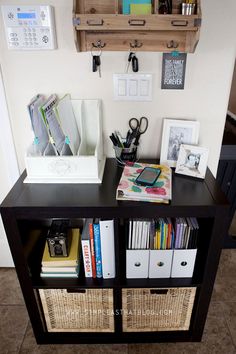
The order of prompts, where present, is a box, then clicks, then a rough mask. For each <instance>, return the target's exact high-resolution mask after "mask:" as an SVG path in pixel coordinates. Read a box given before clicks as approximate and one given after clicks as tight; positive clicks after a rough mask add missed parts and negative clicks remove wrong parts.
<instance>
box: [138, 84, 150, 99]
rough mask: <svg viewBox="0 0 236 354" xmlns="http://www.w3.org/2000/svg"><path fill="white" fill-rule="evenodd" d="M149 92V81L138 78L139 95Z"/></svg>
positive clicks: (146, 94) (145, 94)
mask: <svg viewBox="0 0 236 354" xmlns="http://www.w3.org/2000/svg"><path fill="white" fill-rule="evenodd" d="M148 93H149V81H148V80H140V96H148Z"/></svg>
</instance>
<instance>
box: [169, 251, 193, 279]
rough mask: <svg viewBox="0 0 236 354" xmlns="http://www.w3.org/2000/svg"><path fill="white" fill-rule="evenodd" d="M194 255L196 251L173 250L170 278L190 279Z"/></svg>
mask: <svg viewBox="0 0 236 354" xmlns="http://www.w3.org/2000/svg"><path fill="white" fill-rule="evenodd" d="M196 254H197V249H182V250H181V249H180V250H174V254H173V262H172V269H171V278H191V277H192V276H193V271H194V265H195V259H196Z"/></svg>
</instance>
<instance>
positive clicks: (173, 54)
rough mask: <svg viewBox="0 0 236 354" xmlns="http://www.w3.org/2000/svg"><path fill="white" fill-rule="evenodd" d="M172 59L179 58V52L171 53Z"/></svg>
mask: <svg viewBox="0 0 236 354" xmlns="http://www.w3.org/2000/svg"><path fill="white" fill-rule="evenodd" d="M171 55H172V57H178V56H179V52H178V50H174V51H173V52H171Z"/></svg>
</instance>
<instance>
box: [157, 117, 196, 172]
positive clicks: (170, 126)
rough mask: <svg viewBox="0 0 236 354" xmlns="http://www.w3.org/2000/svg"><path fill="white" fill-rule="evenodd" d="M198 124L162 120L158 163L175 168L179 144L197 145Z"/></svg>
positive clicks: (186, 121)
mask: <svg viewBox="0 0 236 354" xmlns="http://www.w3.org/2000/svg"><path fill="white" fill-rule="evenodd" d="M198 136H199V122H198V121H194V120H185V119H168V118H165V119H164V123H163V131H162V144H161V156H160V163H161V164H166V165H168V166H170V167H175V166H176V162H177V160H178V156H179V149H180V145H181V144H192V145H197V144H198Z"/></svg>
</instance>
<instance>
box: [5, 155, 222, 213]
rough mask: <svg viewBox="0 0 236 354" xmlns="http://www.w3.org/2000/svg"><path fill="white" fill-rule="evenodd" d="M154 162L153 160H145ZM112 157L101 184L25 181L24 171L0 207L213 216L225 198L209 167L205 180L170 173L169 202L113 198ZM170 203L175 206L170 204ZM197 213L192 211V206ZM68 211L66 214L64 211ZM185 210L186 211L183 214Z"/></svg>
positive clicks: (116, 173)
mask: <svg viewBox="0 0 236 354" xmlns="http://www.w3.org/2000/svg"><path fill="white" fill-rule="evenodd" d="M146 161H147V162H149V163H157V162H156V161H155V160H145V162H146ZM122 170H123V169H122V167H119V166H117V162H116V160H115V159H107V160H106V166H105V172H104V177H103V182H102V184H25V183H23V181H24V179H25V177H26V172H25V171H24V172H23V173H22V175H21V176H20V178H19V180H18V181H17V182H16V184H15V186H14V187H13V188H12V190H11V191H10V192H9V194H8V195H7V197H6V198H5V200H4V201H3V203H2V205H1V208H3V209H4V208H14V212H15V215H16V217H17V218H27V219H33V218H36V219H37V218H44V217H45V218H47V217H52V216H53V217H66V216H67V215H68V217H71V218H72V217H74V218H76V217H104V216H106V217H112V218H114V217H124V216H127V217H141V216H143V217H147V216H149V217H153V216H155V215H157V212H158V214H159V216H162V215H163V216H164V215H167V214H168V215H169V216H173V217H174V216H176V215H177V214H178V215H183V216H184V215H187V214H188V215H197V216H199V217H200V216H204V215H207V216H208V217H209V216H214V213H215V210H216V207H217V206H221V207H222V206H226V205H227V204H228V203H227V200H226V199H225V197H224V195H223V193H222V192H221V191H220V189H219V188H218V185H217V183H216V182H215V179H214V177H213V176H212V174H211V172H210V171H209V169H208V170H207V174H206V178H205V180H196V179H193V178H191V177H187V176H182V175H177V174H175V173H174V171H172V173H173V182H172V200H171V202H170V204H168V205H164V204H156V203H145V202H134V201H117V200H116V188H117V185H118V183H119V180H120V176H121V173H122ZM173 207H178V211H177V208H173ZM195 207H201V208H199V213H198V214H196V208H195ZM68 213H69V214H68ZM186 213H187V214H186Z"/></svg>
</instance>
